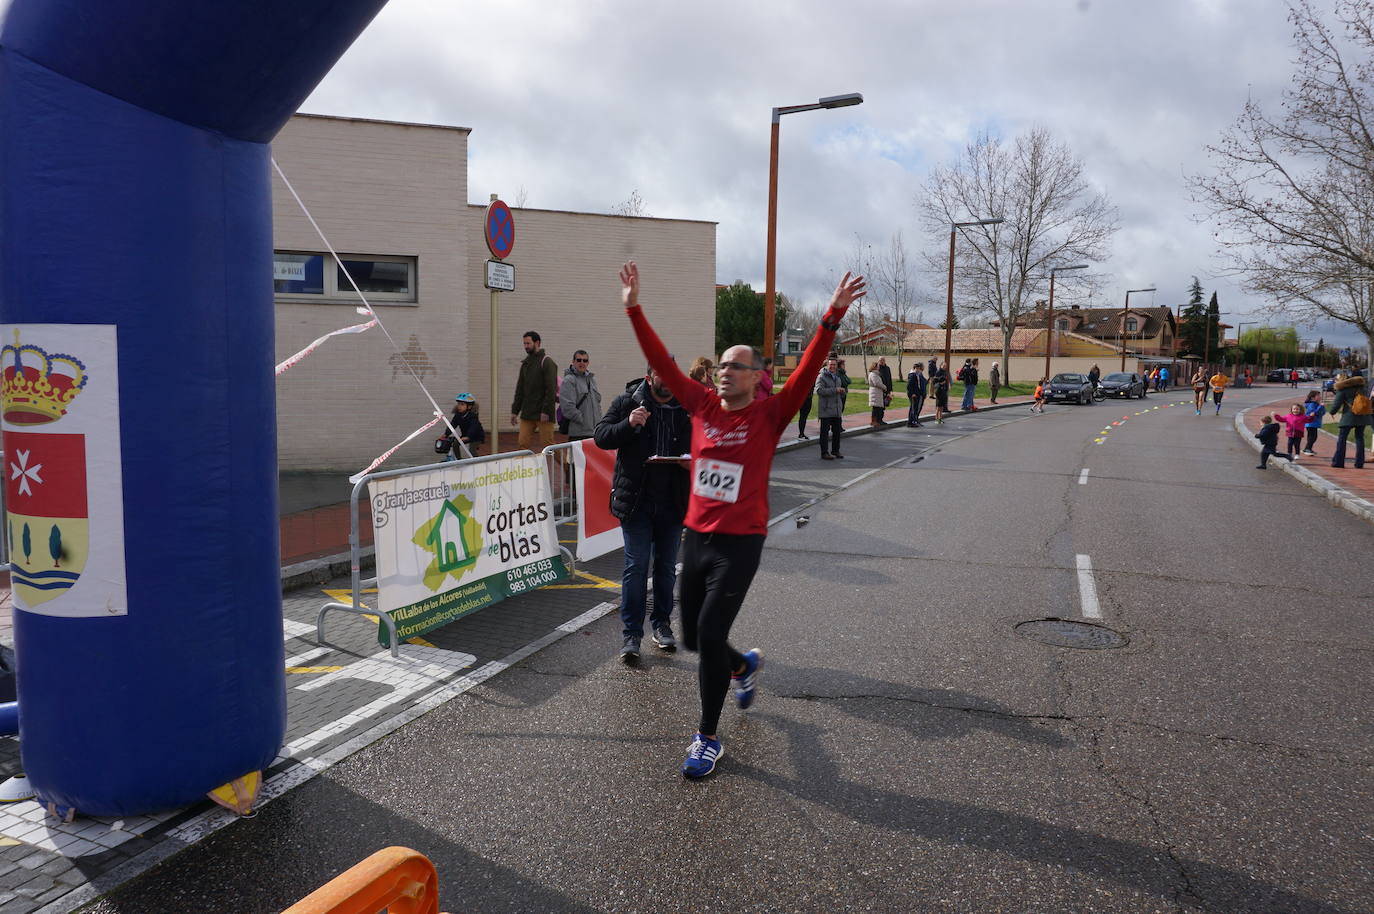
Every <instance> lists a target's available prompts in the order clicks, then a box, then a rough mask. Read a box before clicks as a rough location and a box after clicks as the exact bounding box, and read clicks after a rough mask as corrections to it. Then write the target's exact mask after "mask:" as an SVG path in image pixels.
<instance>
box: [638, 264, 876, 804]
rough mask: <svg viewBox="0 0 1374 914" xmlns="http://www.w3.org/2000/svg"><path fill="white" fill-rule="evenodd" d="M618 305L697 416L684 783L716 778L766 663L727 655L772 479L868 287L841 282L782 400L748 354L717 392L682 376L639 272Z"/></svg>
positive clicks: (737, 349) (687, 594)
mask: <svg viewBox="0 0 1374 914" xmlns="http://www.w3.org/2000/svg"><path fill="white" fill-rule="evenodd" d="M620 284H621V297H622V299H623V301H624V303H625V313H626V314H627V315H628V316H629V318H630V323H631V324H632V325H633V327H634V331H635V336H636V337H637V338H638V340H639V346H640V348H641V349H643V350H644V355H645V357H646V358H647V359H648V360H649V364H650V365H651V366H652V367H653V369H654V370H655V371H656V372H658V375H659V376H660V377H661V378H662V379H663V382H664V384H666V385H667V387H668V389H669V390H671V391H672V393H673V396H675V397H676V398H677V399H678V402H679V403H681V404H682V405H683V406H684V407H686V409H687V411H688V412H690V413H691V414H692V418H693V420H694V421H693V423H692V481H691V486H692V491H691V495H690V497H689V500H688V504H687V518H686V521H685V526H686V527H687V532H686V534H685V536H684V538H683V548H682V573H681V575H680V576H679V578H678V580H679V581H680V582H681V586H682V591H681V600H682V643H683V645H684V646H685V647H686V648H687V649H688V650H695V651H699V652H700V658H699V660H698V664H697V682H698V686H699V689H700V693H701V720H700V722H699V724H698V728H697V733H696V736H695V737H693V739H692V743H691V745H690V746H688V748H687V759H686V761H684V762H683V764H682V773H683V775H685V776H686V777H689V778H700V777H705V776H706V775H708V774H710V773H711V772H712V771H713V770H714V769H715V767H716V761H717V760H718V759H719V758H720V757H721V756H722V755H724V754H725V753H724V749H723V748H722V747H721V744H720V739H719V738H718V736H717V733H716V731H717V729H718V728H719V723H720V712H721V709H722V708H723V707H724V705H725V694H726V692H728V691H729V689H730V680H731V678H733V679H734V680H735V683H736V684H735V699H736V701H737V702H738V703H739V706H740V708H741V709H746V708H748V707H749V706H750V705H751V704H753V702H754V695H755V692H756V689H757V686H758V674H759V668H760V666H761V665H762V660H763V655H762V652H760V651H758V650H752V651H749V652H747V653H744V654H741V653H740V652H739V651H737V650H735V648H734V647H732V646H731V645H730V641H729V636H730V627H731V626H732V625H733V624H734V621H735V616H736V615H738V614H739V610H740V607H741V606H742V605H743V603H744V597H745V594H746V593H747V592H748V590H749V585H750V583H751V582H752V581H753V579H754V572H756V571H757V570H758V567H759V559H760V558H761V557H762V555H763V541H764V538H765V536H766V535H767V533H768V476H769V471H770V470H771V468H772V465H773V454H774V452H775V449H776V447H777V444H778V439H779V438H781V437H782V433H783V431H784V430H785V429H786V428H787V427H788V425H789V424H790V423H791V420H792V416H793V414H794V413H796V411H797V409H798V407H800V406H801V402H802V400H804V399H806V395H807V393H808V391H810V390H811V387H812V385H813V384H814V383H815V381H816V375H817V374H818V373H819V371H820V368H821V360H822V359H823V358H824V357H825V354H826V353H827V352H829V351H830V347H831V344H832V343H833V342H834V339H835V331H837V330H839V328H840V320H841V319H842V318H843V317H844V315H845V311H847V310H848V309H849V306H850V304H852V303H853V302H854V301H855V300H856V299H858V298H860V297H861V296H863V294H864V279H863V277H861V276H855V277H851V276H850V274H848V273H845V274H844V277H843V278H842V279H841V280H840V283H839V285H838V286H836V287H835V294H834V295H833V296H832V297H831V299H830V307H829V309H828V310H827V311H826V312H825V315H824V316H823V317H822V318H821V323H820V326H819V327H817V328H816V335H815V336H813V337H812V338H811V342H810V343H809V344H808V345H807V347H806V352H805V353H804V354H803V355H802V358H801V362H800V364H799V365H798V366H797V369H796V370H795V371H793V372H792V374H791V375H790V376H789V377H788V378H787V383H786V384H784V385H783V388H782V391H781V393H778V394H776V395H775V396H772V397H769V398H768V399H766V400H755V399H754V389H755V387H756V386H757V385H758V383H759V375H760V372H761V371H762V369H763V359H762V358H761V357H760V356H759V354H758V353H757V352H756V351H754V349H753V348H752V347H749V346H731V347H730V348H729V349H727V350H725V352H724V353H722V354H721V360H720V366H719V374H718V376H717V380H716V391H715V393H712V392H711V391H708V390H707V389H706V388H705V387H703V386H702V385H700V384H698V383H696V382H694V381H693V380H691V379H690V378H689V377H687V376H686V375H684V374H683V373H682V372H681V370H679V369H678V367H677V365H675V364H674V363H673V360H672V358H671V357H670V356H669V355H668V350H667V349H666V348H665V347H664V345H663V342H662V341H661V340H660V339H659V338H658V334H656V333H654V330H653V328H652V327H650V326H649V321H648V319H647V318H645V316H644V311H643V309H642V308H640V306H639V267H638V266H637V265H636V264H635V263H634V261H630V262H629V263H627V264H625V265H624V266H623V267H621V270H620Z"/></svg>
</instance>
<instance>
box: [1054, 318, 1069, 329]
mask: <svg viewBox="0 0 1374 914" xmlns="http://www.w3.org/2000/svg"><path fill="white" fill-rule="evenodd" d="M1054 323H1055V325H1056V326H1055V329H1056V330H1068V329H1069V322H1068V321H1067V320H1057V321H1055V322H1054Z"/></svg>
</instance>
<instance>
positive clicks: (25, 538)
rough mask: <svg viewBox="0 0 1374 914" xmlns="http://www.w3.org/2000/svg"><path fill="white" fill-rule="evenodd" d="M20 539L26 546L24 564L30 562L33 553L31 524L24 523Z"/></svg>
mask: <svg viewBox="0 0 1374 914" xmlns="http://www.w3.org/2000/svg"><path fill="white" fill-rule="evenodd" d="M19 536H20V539H21V540H22V543H23V546H24V564H25V565H27V564H28V563H29V557H30V556H31V555H32V554H33V537H32V536H30V535H29V525H28V524H27V523H26V524H24V529H23V530H22V531H20V534H19Z"/></svg>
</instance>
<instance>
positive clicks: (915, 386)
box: [906, 362, 926, 428]
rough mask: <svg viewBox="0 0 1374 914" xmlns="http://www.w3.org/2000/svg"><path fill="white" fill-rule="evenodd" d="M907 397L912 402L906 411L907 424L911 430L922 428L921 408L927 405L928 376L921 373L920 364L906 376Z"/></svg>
mask: <svg viewBox="0 0 1374 914" xmlns="http://www.w3.org/2000/svg"><path fill="white" fill-rule="evenodd" d="M906 395H907V398H908V399H909V400H910V401H911V405H910V406H908V407H907V411H906V424H907V426H909V427H910V428H920V427H921V407H922V406H925V404H926V376H925V375H924V374H922V373H921V363H920V362H917V363H916V365H915V367H914V368H912V369H911V371H910V373H909V374H907V376H906Z"/></svg>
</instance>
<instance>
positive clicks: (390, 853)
mask: <svg viewBox="0 0 1374 914" xmlns="http://www.w3.org/2000/svg"><path fill="white" fill-rule="evenodd" d="M381 910H386V911H387V912H388V914H439V874H438V873H437V872H436V871H435V869H434V864H433V863H431V862H430V860H429V858H428V857H426V856H425V855H424V854H422V853H420V852H419V851H415V850H411V849H410V848H408V847H388V848H384V849H382V850H379V851H377V853H375V854H373V855H372V856H371V857H368V858H367V859H366V860H364V861H363V862H361V863H359V864H357V865H356V866H353V867H351V868H350V869H348V870H346V871H345V872H343V873H340V874H339V875H338V876H335V877H334V878H333V879H331V880H329V881H328V882H326V883H325V884H324V885H322V886H320V887H319V888H318V889H316V890H315V891H313V892H311V893H310V894H309V895H307V896H305V897H304V898H302V899H301V900H300V901H298V902H296V903H295V904H293V905H292V906H291V907H289V908H287V909H286V910H285V911H283V912H282V914H377V912H378V911H381Z"/></svg>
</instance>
